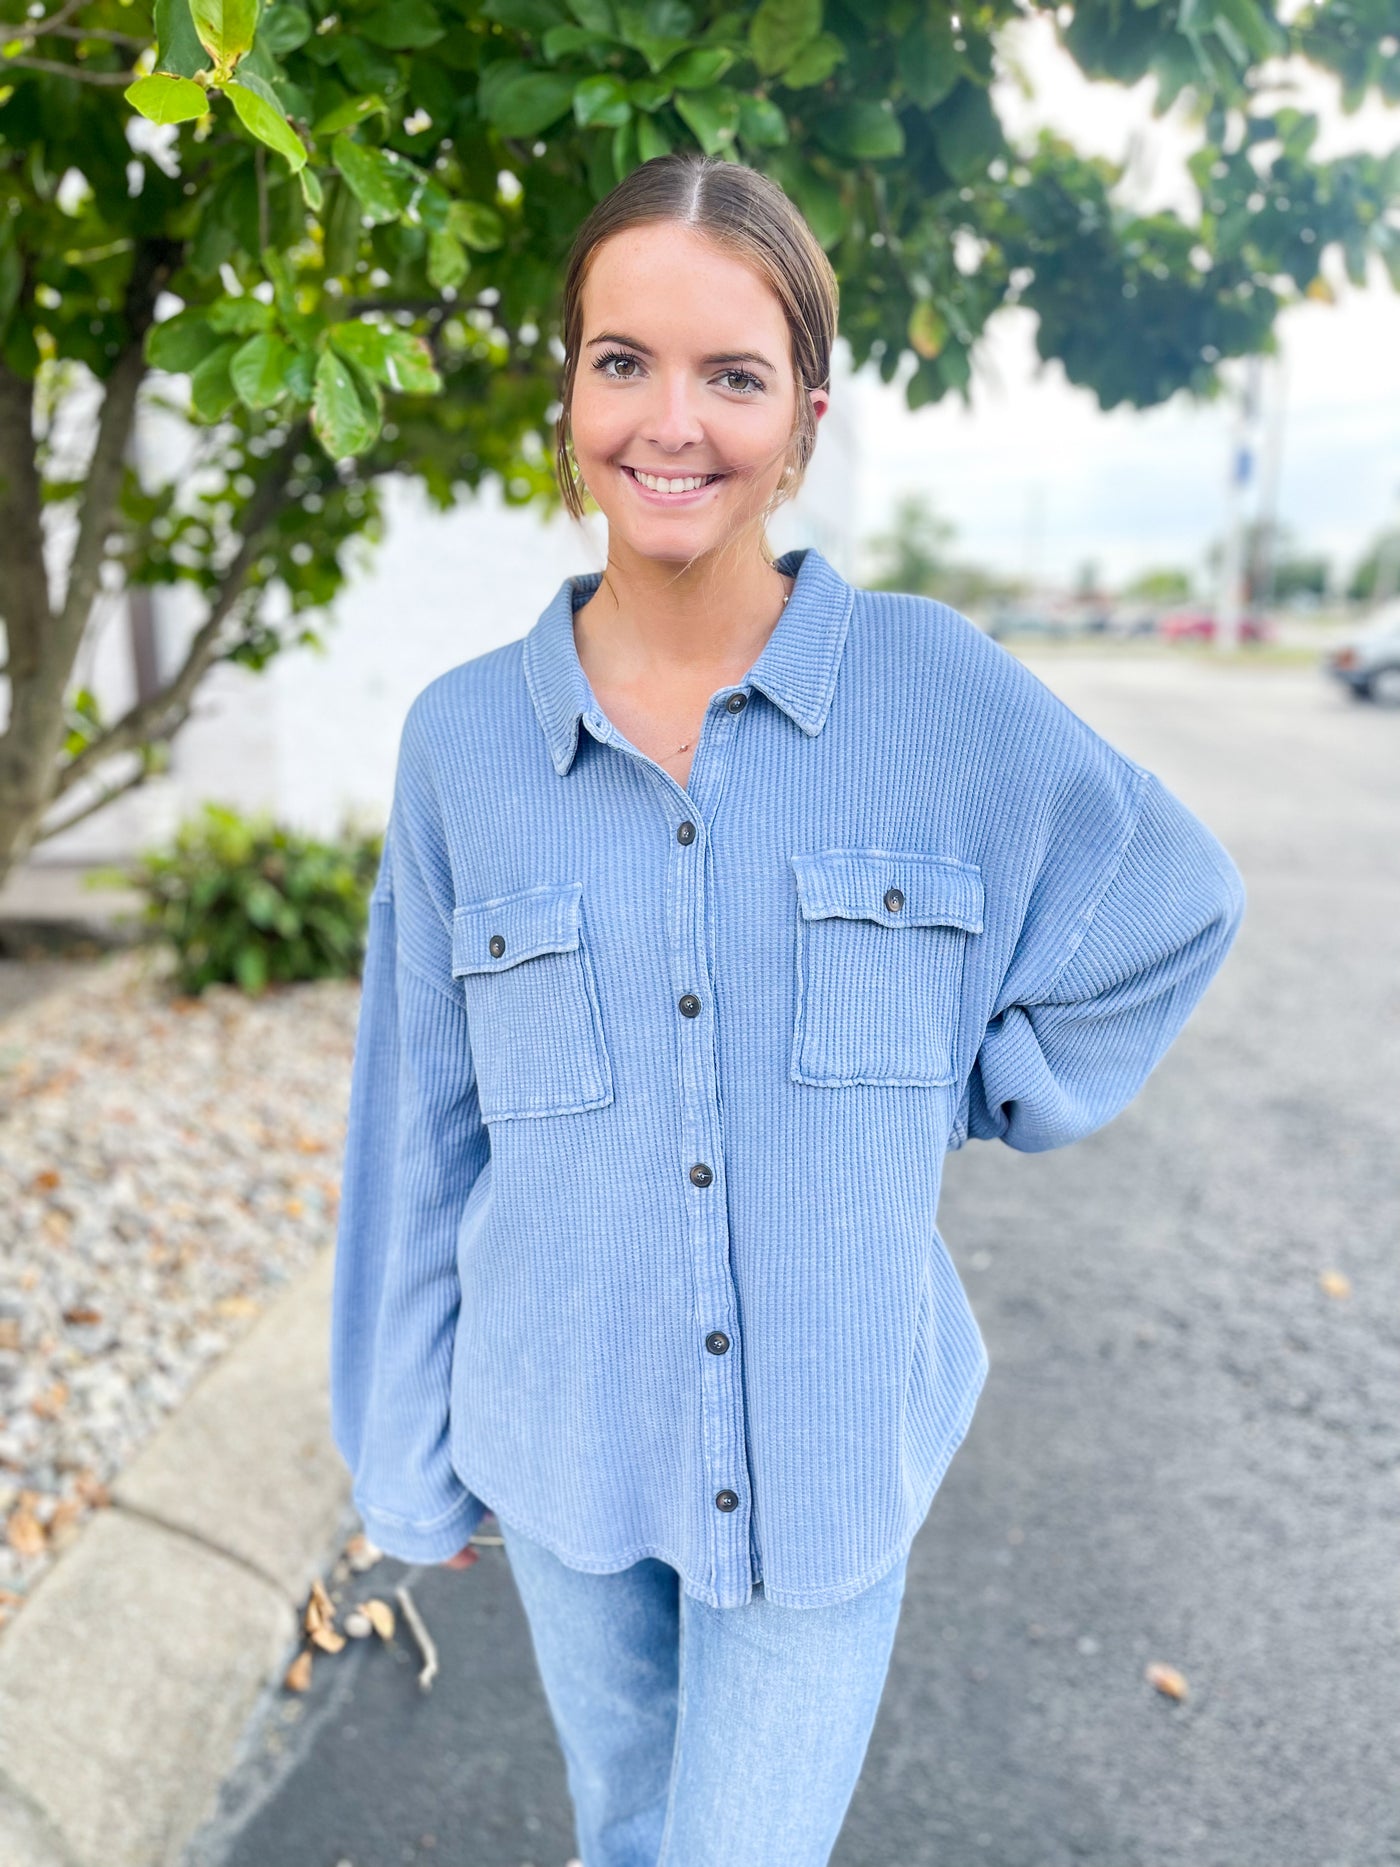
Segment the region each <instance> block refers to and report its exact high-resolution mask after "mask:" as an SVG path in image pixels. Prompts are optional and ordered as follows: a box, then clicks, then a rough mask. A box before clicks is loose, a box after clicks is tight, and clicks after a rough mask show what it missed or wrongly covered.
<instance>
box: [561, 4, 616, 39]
mask: <svg viewBox="0 0 1400 1867" xmlns="http://www.w3.org/2000/svg"><path fill="white" fill-rule="evenodd" d="M569 11H570V12H571V13H572V14H573V16H574V18H575V19H576V20H577V21H578V23H579V25H580V26H587V27H588V28H589V30H590V31H592V32H600V33H603V34H605V35H606V36H607V37H608V38H610V39H614V38H616V37H617V20H616V18H615V16H614V14H613V10H612V5H611V0H569Z"/></svg>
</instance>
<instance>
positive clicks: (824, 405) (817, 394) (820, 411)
mask: <svg viewBox="0 0 1400 1867" xmlns="http://www.w3.org/2000/svg"><path fill="white" fill-rule="evenodd" d="M807 394H808V395H809V396H810V397H811V398H812V413H813V414H814V415H815V416H816V418H817V420H818V421H820V420H821V418H822V416H823V415H824V414H825V413H826V411H827V409H828V408H829V407H830V406H831V397H830V396H829V395H828V394H827V392H826V390H825V389H809V390H808V391H807Z"/></svg>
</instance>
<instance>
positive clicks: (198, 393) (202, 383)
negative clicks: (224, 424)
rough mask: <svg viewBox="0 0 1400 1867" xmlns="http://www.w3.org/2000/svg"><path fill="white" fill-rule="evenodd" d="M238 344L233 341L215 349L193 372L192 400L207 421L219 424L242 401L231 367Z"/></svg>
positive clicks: (191, 383)
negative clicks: (230, 371)
mask: <svg viewBox="0 0 1400 1867" xmlns="http://www.w3.org/2000/svg"><path fill="white" fill-rule="evenodd" d="M237 348H238V345H237V344H236V343H234V342H232V341H231V340H230V341H229V342H227V343H222V344H220V345H219V346H218V348H217V349H214V350H211V351H210V352H209V354H208V355H207V356H206V357H205V358H204V359H203V361H202V362H200V363H197V364H196V365H195V367H194V368H193V369H192V370H191V371H190V401H191V403H192V405H193V407H194V410H195V413H196V414H198V415H201V416H202V417H203V418H204V420H205V421H217V420H218V418H219V416H220V415H223V414H225V413H226V412H227V411H228V410H229V409H231V408H232V407H233V405H234V403H235V402H236V401H237V400H238V396H237V392H236V391H235V389H234V386H233V381H232V378H231V377H230V375H229V364H230V363H231V362H232V360H233V353H234V351H235V350H237Z"/></svg>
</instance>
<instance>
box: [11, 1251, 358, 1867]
mask: <svg viewBox="0 0 1400 1867" xmlns="http://www.w3.org/2000/svg"><path fill="white" fill-rule="evenodd" d="M333 1262H334V1245H333V1244H332V1245H327V1246H324V1247H322V1249H321V1251H320V1252H319V1253H318V1255H317V1257H316V1259H315V1261H314V1262H313V1263H312V1264H311V1266H310V1267H309V1268H308V1269H306V1270H305V1271H303V1272H302V1273H301V1274H300V1275H299V1276H298V1277H297V1278H296V1279H295V1280H294V1281H293V1282H292V1283H291V1284H290V1285H289V1286H288V1288H287V1289H286V1290H284V1291H283V1292H281V1293H280V1294H279V1295H278V1296H277V1297H276V1298H275V1299H274V1300H273V1301H272V1302H271V1303H270V1304H269V1306H268V1308H267V1309H266V1310H264V1312H263V1313H262V1315H261V1316H260V1317H259V1318H258V1319H257V1321H256V1322H255V1323H254V1324H253V1326H252V1327H251V1328H250V1329H249V1331H248V1333H247V1334H246V1335H245V1336H244V1337H243V1338H242V1339H241V1340H240V1341H238V1342H237V1343H235V1344H234V1346H233V1347H232V1348H231V1349H230V1350H229V1351H228V1353H227V1354H226V1355H225V1356H224V1357H223V1358H222V1359H221V1360H220V1361H218V1362H217V1363H216V1364H215V1365H214V1366H213V1367H212V1368H210V1369H209V1370H208V1371H207V1372H206V1373H205V1374H204V1375H203V1376H201V1377H200V1379H199V1380H198V1381H197V1382H196V1383H195V1385H194V1386H193V1387H192V1388H191V1390H190V1392H189V1393H188V1394H187V1395H186V1396H185V1398H184V1399H183V1401H182V1402H181V1403H180V1405H179V1406H178V1407H177V1409H176V1410H175V1412H174V1413H172V1414H171V1415H170V1416H169V1418H168V1419H166V1420H165V1421H164V1422H163V1424H162V1425H161V1426H160V1428H159V1429H158V1430H157V1431H156V1433H155V1434H154V1435H153V1436H152V1438H151V1439H150V1440H149V1441H148V1442H147V1444H146V1445H145V1446H143V1447H142V1449H141V1451H140V1452H139V1453H138V1454H137V1456H136V1457H135V1458H134V1459H133V1460H132V1461H131V1463H130V1465H129V1466H128V1467H127V1468H126V1469H125V1470H124V1471H123V1473H122V1474H121V1476H120V1477H119V1478H118V1479H117V1480H116V1481H115V1483H114V1484H113V1485H112V1487H111V1493H112V1503H111V1506H110V1508H108V1509H106V1510H103V1511H100V1512H99V1513H98V1514H97V1515H96V1516H94V1517H93V1518H92V1520H91V1521H90V1523H89V1524H88V1525H87V1526H86V1528H85V1529H84V1530H83V1532H82V1533H81V1535H80V1536H79V1537H78V1538H77V1539H76V1540H75V1541H74V1543H73V1544H72V1545H71V1547H70V1548H69V1549H67V1550H66V1551H65V1552H64V1553H63V1555H62V1557H61V1559H60V1560H59V1561H58V1562H56V1563H55V1564H54V1566H53V1568H52V1569H51V1570H50V1571H49V1572H48V1573H47V1574H46V1575H45V1576H44V1577H43V1578H42V1579H41V1580H40V1582H39V1583H38V1584H37V1585H36V1587H35V1589H34V1592H33V1594H32V1596H31V1597H30V1599H29V1600H28V1601H27V1602H26V1603H25V1606H24V1608H23V1609H22V1610H21V1612H20V1613H19V1614H18V1615H17V1616H16V1618H15V1620H14V1622H13V1624H12V1625H11V1626H10V1627H9V1628H8V1629H7V1630H6V1631H5V1633H4V1635H3V1637H0V1860H3V1861H4V1863H5V1867H99V1863H100V1864H101V1867H178V1863H179V1859H180V1856H181V1853H182V1852H183V1849H184V1846H185V1843H186V1842H187V1841H188V1840H189V1839H190V1837H191V1836H192V1835H193V1833H194V1832H195V1830H196V1829H197V1828H198V1827H199V1826H200V1824H201V1823H202V1822H203V1821H204V1819H205V1818H206V1817H207V1816H208V1815H209V1814H211V1813H212V1812H213V1809H214V1806H215V1803H216V1800H217V1797H218V1791H219V1787H220V1785H221V1783H222V1782H223V1780H224V1778H225V1776H226V1775H227V1774H228V1772H229V1770H230V1769H231V1768H232V1767H233V1764H234V1762H235V1761H236V1755H237V1750H238V1744H239V1740H240V1738H241V1736H242V1733H243V1729H244V1725H245V1723H246V1721H247V1719H248V1717H249V1715H250V1714H251V1713H252V1711H253V1709H254V1707H255V1705H256V1703H257V1700H258V1698H259V1695H260V1694H261V1693H262V1692H263V1691H264V1690H265V1689H266V1688H267V1686H268V1683H269V1681H270V1680H273V1679H275V1678H277V1677H278V1676H279V1672H280V1669H281V1668H282V1667H283V1666H285V1665H286V1663H287V1662H288V1661H289V1660H290V1658H291V1653H292V1649H293V1647H294V1645H295V1644H296V1642H297V1640H298V1639H299V1637H300V1614H301V1609H302V1607H303V1605H304V1603H305V1600H306V1596H307V1593H308V1591H309V1589H310V1586H311V1582H312V1579H313V1577H315V1576H316V1575H318V1574H320V1573H321V1571H322V1569H323V1567H324V1565H325V1563H326V1561H327V1558H328V1554H329V1553H330V1552H332V1551H333V1550H334V1549H336V1548H337V1547H338V1544H339V1542H340V1541H341V1540H343V1538H344V1535H345V1533H346V1531H347V1527H348V1525H349V1523H350V1520H351V1507H350V1501H349V1500H350V1483H349V1474H348V1473H347V1472H346V1470H345V1467H344V1462H343V1461H342V1460H341V1458H340V1456H339V1453H338V1452H337V1451H336V1448H335V1446H334V1443H333V1441H332V1439H331V1433H330V1407H329V1310H330V1292H331V1279H332V1267H333Z"/></svg>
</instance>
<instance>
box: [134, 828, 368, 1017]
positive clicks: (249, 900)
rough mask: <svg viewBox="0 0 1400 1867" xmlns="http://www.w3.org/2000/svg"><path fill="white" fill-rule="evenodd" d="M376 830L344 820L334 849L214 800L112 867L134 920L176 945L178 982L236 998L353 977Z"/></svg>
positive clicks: (184, 988)
mask: <svg viewBox="0 0 1400 1867" xmlns="http://www.w3.org/2000/svg"><path fill="white" fill-rule="evenodd" d="M383 841H384V839H383V834H382V832H380V831H373V832H370V831H365V830H362V829H356V828H354V827H352V826H350V825H348V824H347V825H346V826H345V827H344V828H343V829H342V831H341V833H340V836H339V839H338V840H337V841H336V842H334V843H323V842H318V841H317V840H316V839H315V838H314V837H310V836H303V835H301V834H300V833H299V832H298V831H295V830H290V829H287V828H285V827H284V826H282V825H279V824H277V823H276V822H274V821H273V819H272V818H271V817H270V816H266V815H261V816H255V817H241V816H240V815H239V814H238V813H237V811H234V810H230V809H227V808H226V807H225V806H223V805H220V804H205V805H204V807H203V810H202V811H201V813H200V814H199V815H198V816H196V817H192V818H187V819H186V820H185V821H184V822H182V823H181V824H180V826H179V828H178V829H177V831H176V833H175V837H174V840H173V842H172V844H171V845H170V847H169V848H168V849H166V850H148V851H145V852H144V853H143V854H142V856H141V857H140V859H139V861H138V862H137V863H136V864H135V865H133V866H132V867H130V868H126V869H123V870H121V871H120V874H121V879H122V880H123V881H124V883H125V884H126V886H128V887H132V888H135V889H136V890H138V892H139V893H141V894H143V895H144V896H145V897H146V901H145V906H144V908H143V909H142V915H141V918H142V920H143V921H144V922H146V923H147V924H148V925H150V926H153V927H154V928H155V929H156V930H157V933H158V935H159V936H160V937H161V938H162V939H164V940H166V941H168V942H169V943H170V944H171V946H173V948H174V950H175V956H176V962H177V974H176V978H177V983H178V987H179V989H180V990H181V991H183V992H190V993H197V992H202V991H203V990H204V988H205V986H207V985H213V984H215V983H217V982H227V983H231V984H234V985H238V986H241V987H242V989H243V990H244V991H245V992H252V993H259V992H261V991H262V990H263V989H264V988H265V987H266V986H268V985H272V984H278V985H280V984H285V983H288V982H290V981H292V980H297V979H331V978H346V977H354V976H356V975H357V974H358V973H359V971H360V967H361V964H362V962H363V959H364V942H365V928H366V924H367V920H368V913H369V895H370V890H371V889H372V887H373V886H374V880H375V876H376V874H377V872H378V867H379V856H380V851H381V849H382V847H383Z"/></svg>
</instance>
